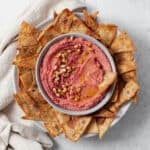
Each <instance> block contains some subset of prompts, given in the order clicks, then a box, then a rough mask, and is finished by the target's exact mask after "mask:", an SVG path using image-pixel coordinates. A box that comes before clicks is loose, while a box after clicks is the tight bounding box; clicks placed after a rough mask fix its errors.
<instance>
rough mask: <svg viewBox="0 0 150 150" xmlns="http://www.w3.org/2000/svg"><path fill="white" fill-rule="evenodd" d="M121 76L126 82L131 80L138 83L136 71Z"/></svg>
mask: <svg viewBox="0 0 150 150" xmlns="http://www.w3.org/2000/svg"><path fill="white" fill-rule="evenodd" d="M121 76H122V79H123V80H124V81H126V82H128V81H129V80H131V79H132V80H134V81H137V77H136V71H135V70H133V71H129V72H126V73H124V74H122V75H121Z"/></svg>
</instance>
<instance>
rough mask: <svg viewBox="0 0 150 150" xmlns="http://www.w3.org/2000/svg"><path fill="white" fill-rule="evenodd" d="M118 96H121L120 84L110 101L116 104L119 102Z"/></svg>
mask: <svg viewBox="0 0 150 150" xmlns="http://www.w3.org/2000/svg"><path fill="white" fill-rule="evenodd" d="M118 94H119V87H118V84H117V85H116V87H115V91H114V93H113V95H112V97H111V100H110V101H111V102H113V103H115V102H116V101H117V100H118Z"/></svg>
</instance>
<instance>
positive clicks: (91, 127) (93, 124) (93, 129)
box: [84, 118, 98, 135]
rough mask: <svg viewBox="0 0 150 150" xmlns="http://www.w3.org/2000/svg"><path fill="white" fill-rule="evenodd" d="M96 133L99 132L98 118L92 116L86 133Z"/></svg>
mask: <svg viewBox="0 0 150 150" xmlns="http://www.w3.org/2000/svg"><path fill="white" fill-rule="evenodd" d="M96 133H98V127H97V123H96V119H95V118H92V121H91V122H90V124H89V125H88V127H87V129H86V131H85V133H84V134H85V135H86V134H96Z"/></svg>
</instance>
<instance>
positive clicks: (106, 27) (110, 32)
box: [83, 10, 117, 46]
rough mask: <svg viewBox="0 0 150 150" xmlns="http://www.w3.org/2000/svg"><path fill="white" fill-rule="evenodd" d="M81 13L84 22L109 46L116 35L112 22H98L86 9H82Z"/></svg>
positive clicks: (115, 27) (115, 28)
mask: <svg viewBox="0 0 150 150" xmlns="http://www.w3.org/2000/svg"><path fill="white" fill-rule="evenodd" d="M83 15H84V22H85V24H86V25H87V26H88V27H89V28H90V29H91V30H93V31H94V32H95V33H96V34H97V35H98V39H99V40H100V41H102V42H103V43H104V44H105V45H106V46H109V45H110V44H111V43H112V41H113V39H114V38H115V36H116V33H117V26H116V25H113V24H102V23H101V24H98V23H97V22H96V21H95V18H93V17H92V15H90V14H88V12H87V11H86V10H84V11H83ZM96 15H97V14H96Z"/></svg>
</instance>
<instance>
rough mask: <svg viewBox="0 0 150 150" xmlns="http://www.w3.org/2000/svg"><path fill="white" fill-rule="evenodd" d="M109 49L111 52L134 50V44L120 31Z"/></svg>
mask: <svg viewBox="0 0 150 150" xmlns="http://www.w3.org/2000/svg"><path fill="white" fill-rule="evenodd" d="M111 49H112V52H113V53H119V52H132V51H135V47H134V44H133V42H132V40H131V38H130V37H129V35H128V34H127V33H126V32H121V33H120V34H119V35H118V36H117V37H116V38H115V39H114V41H113V42H112V44H111Z"/></svg>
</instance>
